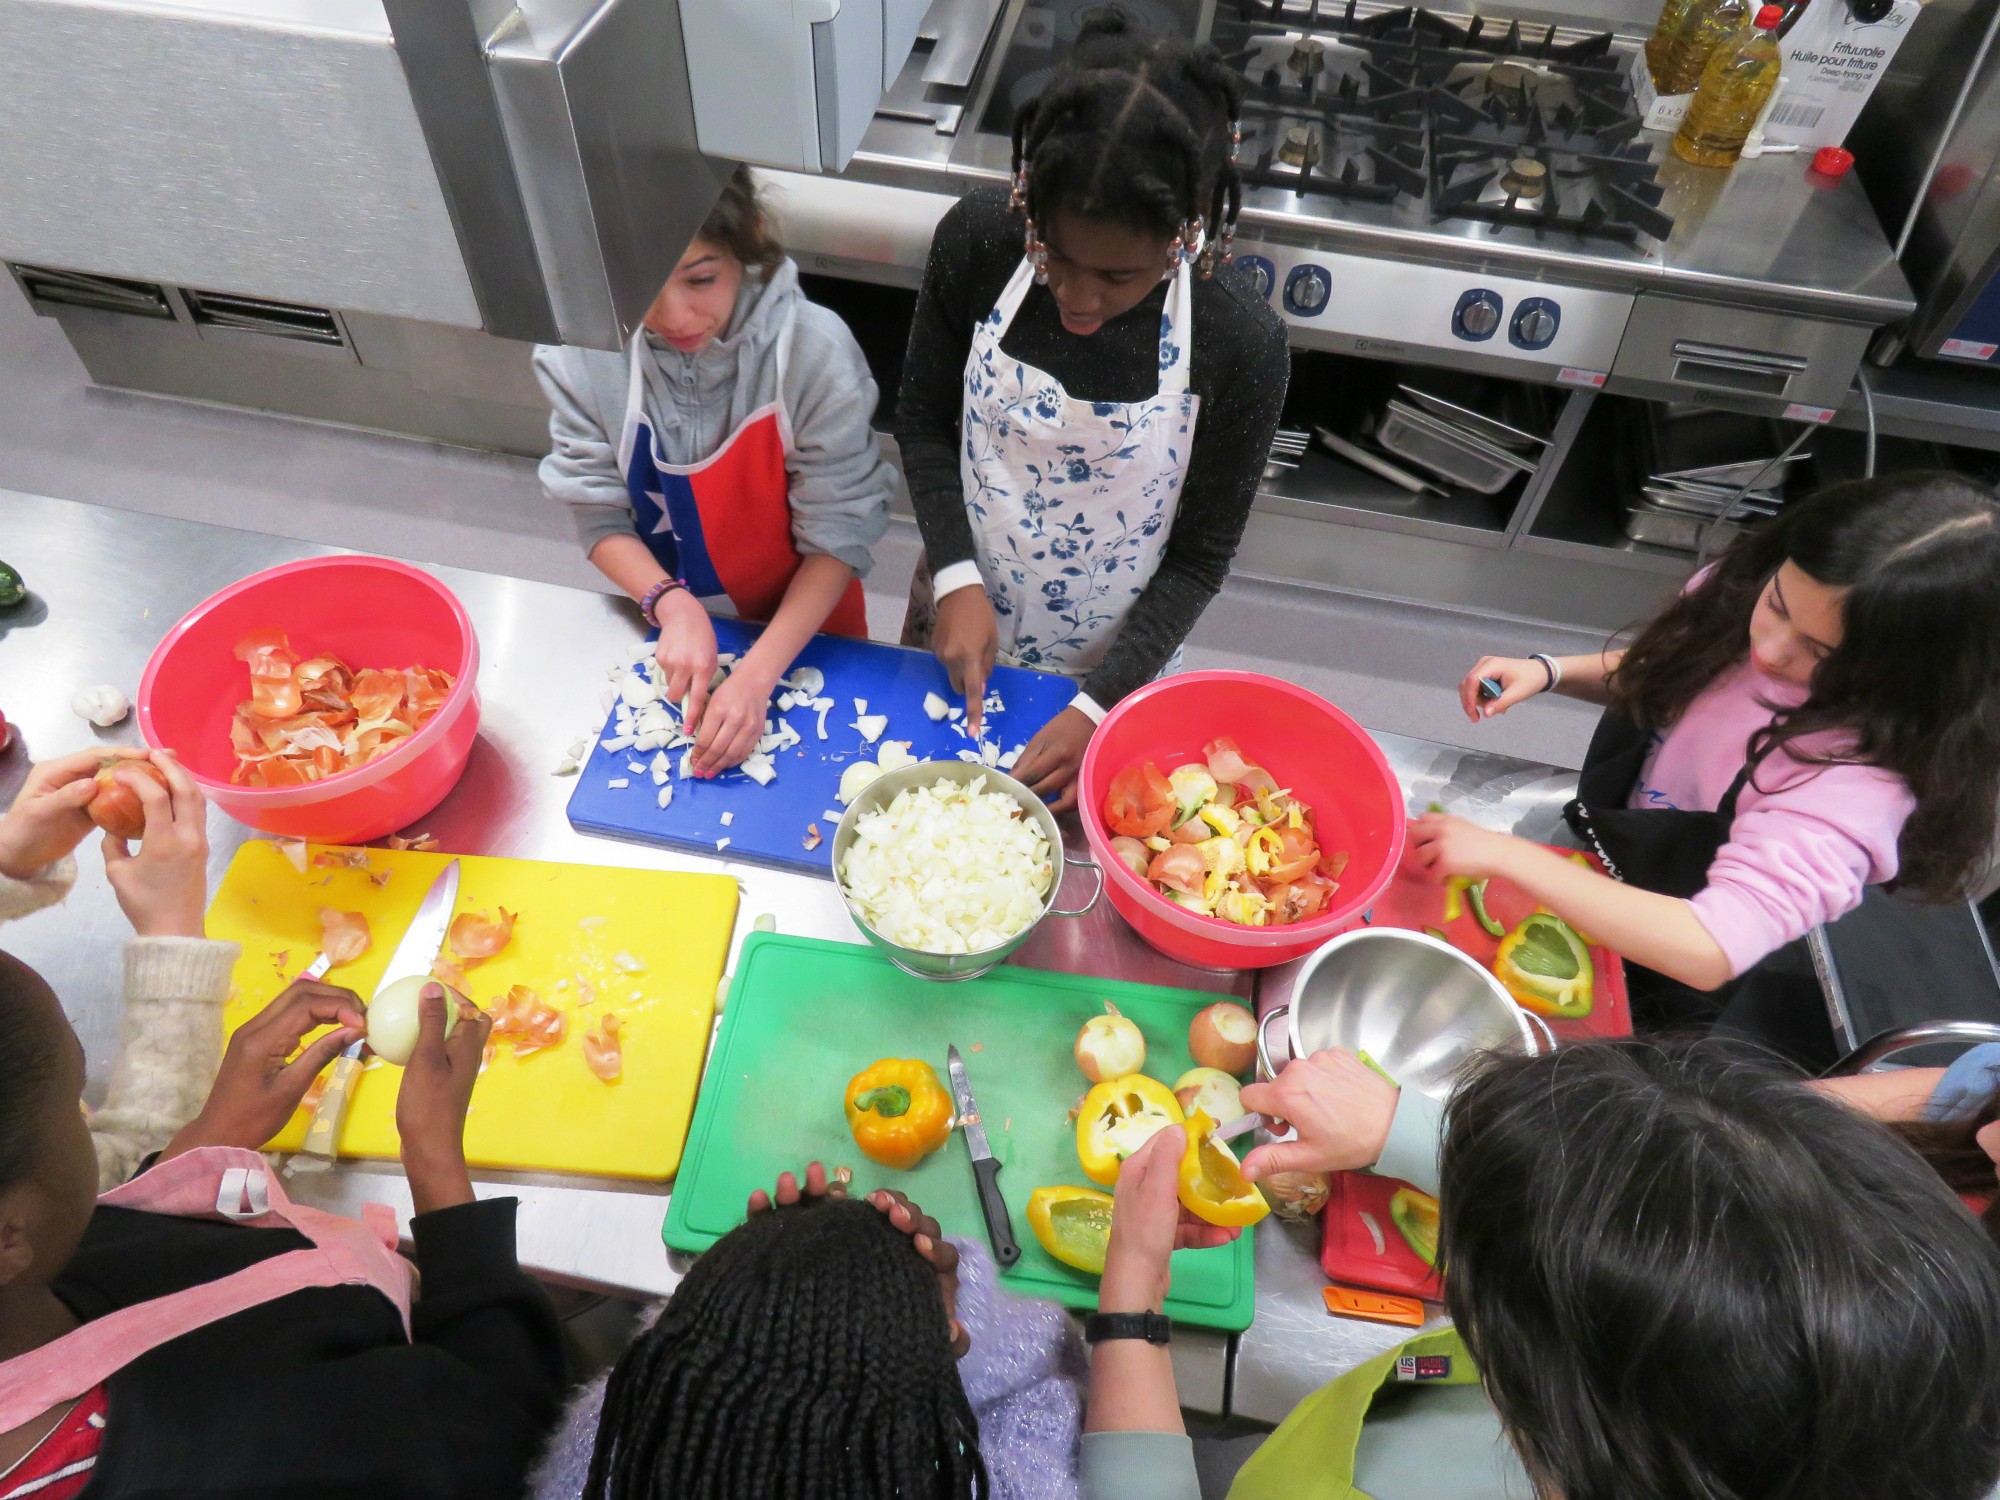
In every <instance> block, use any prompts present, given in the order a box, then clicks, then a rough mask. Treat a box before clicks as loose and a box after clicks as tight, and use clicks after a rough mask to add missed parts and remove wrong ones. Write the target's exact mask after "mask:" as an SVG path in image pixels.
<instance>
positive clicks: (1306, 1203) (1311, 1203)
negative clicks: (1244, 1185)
mask: <svg viewBox="0 0 2000 1500" xmlns="http://www.w3.org/2000/svg"><path fill="white" fill-rule="evenodd" d="M1257 1186H1258V1187H1260V1188H1262V1189H1263V1190H1264V1197H1265V1198H1266V1199H1267V1200H1269V1202H1270V1205H1271V1212H1272V1213H1274V1214H1276V1215H1277V1216H1278V1217H1279V1218H1281V1219H1284V1220H1285V1221H1287V1222H1288V1223H1292V1224H1303V1223H1305V1222H1306V1221H1307V1220H1308V1219H1311V1218H1312V1217H1314V1216H1315V1215H1316V1214H1318V1213H1319V1212H1320V1211H1321V1210H1322V1209H1324V1208H1325V1207H1326V1200H1327V1199H1328V1198H1329V1197H1330V1196H1331V1195H1332V1193H1333V1179H1332V1178H1331V1177H1330V1176H1328V1175H1327V1174H1326V1173H1325V1172H1273V1173H1272V1174H1271V1175H1270V1176H1269V1177H1264V1178H1260V1179H1259V1180H1258V1183H1257Z"/></svg>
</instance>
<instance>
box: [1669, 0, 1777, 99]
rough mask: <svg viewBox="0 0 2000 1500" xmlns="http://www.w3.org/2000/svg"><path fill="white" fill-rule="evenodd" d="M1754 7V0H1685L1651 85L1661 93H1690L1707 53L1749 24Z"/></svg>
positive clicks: (1698, 80) (1695, 84)
mask: <svg viewBox="0 0 2000 1500" xmlns="http://www.w3.org/2000/svg"><path fill="white" fill-rule="evenodd" d="M1756 9H1757V5H1756V0H1689V3H1688V5H1687V8H1686V9H1685V10H1683V11H1682V12H1681V17H1680V21H1679V23H1678V24H1677V25H1676V26H1675V27H1674V35H1673V41H1672V42H1671V44H1669V46H1668V47H1667V49H1666V61H1665V63H1664V65H1663V66H1662V67H1661V68H1660V69H1659V71H1658V72H1656V73H1655V74H1654V78H1653V83H1654V87H1656V88H1658V89H1659V91H1660V92H1661V93H1663V94H1691V93H1693V92H1694V91H1695V89H1696V87H1697V86H1698V85H1699V84H1700V83H1701V73H1702V69H1703V68H1705V67H1707V66H1708V59H1709V57H1710V55H1711V54H1712V53H1714V51H1715V49H1716V48H1717V47H1718V46H1720V45H1721V44H1722V43H1723V42H1724V41H1725V40H1727V39H1728V38H1729V37H1732V36H1734V35H1735V34H1736V33H1737V32H1738V31H1739V30H1741V29H1742V28H1743V27H1744V26H1746V25H1747V24H1749V21H1750V17H1751V16H1752V15H1754V14H1755V13H1756ZM1661 19H1662V20H1664V19H1665V17H1664V16H1662V17H1661Z"/></svg>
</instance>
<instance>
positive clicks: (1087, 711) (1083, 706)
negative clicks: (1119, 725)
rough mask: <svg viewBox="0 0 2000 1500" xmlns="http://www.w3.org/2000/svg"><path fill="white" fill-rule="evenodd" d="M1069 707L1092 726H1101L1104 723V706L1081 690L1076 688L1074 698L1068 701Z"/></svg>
mask: <svg viewBox="0 0 2000 1500" xmlns="http://www.w3.org/2000/svg"><path fill="white" fill-rule="evenodd" d="M1069 706H1070V707H1071V708H1074V709H1077V710H1078V711H1080V712H1081V713H1082V714H1083V716H1084V717H1085V718H1087V719H1089V720H1090V722H1091V723H1093V724H1102V723H1103V722H1104V714H1105V708H1104V705H1103V704H1101V703H1099V702H1098V701H1097V700H1096V699H1095V698H1093V697H1091V696H1090V694H1088V693H1086V692H1085V691H1083V689H1082V688H1078V689H1077V692H1076V696H1075V697H1074V698H1072V699H1070V700H1069Z"/></svg>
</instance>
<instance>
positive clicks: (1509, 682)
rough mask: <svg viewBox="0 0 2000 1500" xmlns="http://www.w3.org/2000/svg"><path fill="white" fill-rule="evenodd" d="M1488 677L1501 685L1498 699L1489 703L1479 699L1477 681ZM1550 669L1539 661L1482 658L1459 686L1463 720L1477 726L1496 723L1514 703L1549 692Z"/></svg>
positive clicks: (1509, 657) (1511, 657) (1506, 657)
mask: <svg viewBox="0 0 2000 1500" xmlns="http://www.w3.org/2000/svg"><path fill="white" fill-rule="evenodd" d="M1482 677H1490V678H1492V679H1493V680H1494V681H1495V682H1497V683H1499V684H1500V687H1501V693H1500V696H1499V697H1497V698H1495V699H1493V700H1492V701H1491V702H1490V703H1488V702H1482V701H1481V700H1480V697H1479V679H1480V678H1482ZM1548 686H1549V669H1548V668H1547V667H1545V666H1543V665H1542V664H1541V663H1540V662H1538V661H1529V660H1527V659H1525V658H1522V657H1515V656H1482V657H1480V658H1479V661H1478V663H1477V664H1476V665H1475V666H1474V667H1473V669H1472V670H1471V671H1470V672H1467V673H1466V674H1465V680H1464V681H1462V682H1461V683H1459V685H1458V702H1459V706H1460V707H1461V708H1463V709H1464V710H1465V716H1466V718H1468V719H1470V720H1472V722H1473V723H1475V724H1477V723H1478V722H1479V721H1480V720H1481V719H1497V718H1499V717H1500V715H1502V714H1504V713H1505V712H1507V710H1508V709H1510V708H1512V707H1513V706H1514V705H1515V704H1517V703H1522V702H1525V701H1527V700H1528V699H1530V698H1532V697H1534V696H1535V695H1536V694H1538V693H1543V692H1546V691H1548Z"/></svg>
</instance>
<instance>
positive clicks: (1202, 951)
mask: <svg viewBox="0 0 2000 1500" xmlns="http://www.w3.org/2000/svg"><path fill="white" fill-rule="evenodd" d="M1220 735H1228V736H1230V737H1231V738H1233V739H1234V740H1235V741H1236V743H1237V744H1238V745H1239V746H1241V747H1242V750H1243V755H1244V758H1245V759H1247V760H1249V761H1250V762H1251V763H1252V764H1255V765H1261V766H1263V767H1264V768H1265V769H1266V770H1268V771H1269V772H1270V773H1271V774H1272V775H1273V776H1275V777H1276V778H1277V779H1278V784H1279V785H1280V786H1286V787H1290V788H1291V789H1292V790H1293V791H1295V792H1296V793H1298V795H1299V797H1300V799H1301V800H1302V801H1304V802H1306V803H1307V804H1308V805H1310V806H1311V808H1312V810H1313V824H1314V827H1315V829H1316V830H1317V832H1318V834H1319V843H1320V847H1321V848H1322V849H1324V850H1329V851H1331V850H1345V851H1346V853H1347V856H1348V862H1347V869H1346V871H1345V873H1343V874H1342V875H1341V877H1340V889H1339V890H1338V891H1336V892H1334V896H1333V904H1332V905H1331V906H1329V907H1328V908H1327V910H1325V911H1324V912H1322V913H1320V915H1318V916H1316V917H1313V918H1312V919H1310V920H1309V921H1305V922H1295V923H1293V924H1291V925H1290V926H1287V927H1240V926H1238V925H1237V924H1235V923H1234V922H1224V921H1221V920H1220V919H1218V918H1215V917H1204V916H1199V915H1197V914H1196V913H1194V912H1190V911H1184V910H1182V909H1181V908H1180V907H1177V906H1175V905H1173V904H1172V903H1171V902H1169V901H1168V900H1167V899H1166V898H1165V897H1164V896H1162V895H1160V894H1159V893H1158V892H1157V891H1155V890H1154V889H1153V888H1152V887H1151V886H1150V885H1148V884H1147V883H1146V882H1145V881H1143V880H1141V879H1140V878H1139V877H1138V876H1136V875H1134V874H1133V873H1132V872H1131V871H1130V870H1129V869H1127V868H1126V867H1125V864H1124V862H1123V861H1122V860H1120V859H1119V858H1118V856H1117V855H1115V854H1113V853H1112V852H1111V831H1110V830H1109V829H1108V828H1106V827H1105V825H1104V796H1105V793H1106V792H1107V791H1109V790H1110V787H1111V780H1112V778H1113V777H1114V776H1116V775H1117V774H1118V773H1119V772H1120V771H1122V770H1124V769H1125V768H1126V767H1127V766H1133V765H1141V764H1143V763H1145V762H1146V761H1149V760H1150V761H1152V762H1154V763H1155V764H1156V765H1158V766H1159V768H1160V772H1161V774H1162V775H1164V774H1166V773H1168V772H1170V771H1172V770H1173V768H1174V767H1175V766H1181V765H1186V764H1187V763H1188V762H1189V761H1199V760H1201V759H1202V746H1203V745H1205V744H1207V743H1208V742H1209V741H1210V740H1212V739H1215V738H1216V737H1218V736H1220ZM1077 803H1078V808H1079V810H1080V813H1081V816H1082V818H1083V830H1084V834H1085V836H1086V837H1087V838H1088V839H1089V840H1090V852H1091V854H1092V855H1094V856H1095V857H1096V859H1097V862H1098V864H1099V865H1100V866H1102V867H1103V870H1104V889H1105V894H1107V895H1108V896H1110V898H1111V905H1112V907H1113V908H1114V909H1115V910H1116V911H1117V913H1118V915H1120V916H1121V917H1123V918H1124V919H1125V920H1126V921H1127V922H1129V923H1131V924H1132V927H1133V929H1134V930H1135V931H1136V932H1137V933H1138V934H1139V936H1140V937H1142V938H1144V939H1145V940H1146V941H1147V942H1149V943H1151V944H1152V945H1153V946H1154V947H1155V948H1157V949H1159V950H1160V951H1161V952H1162V953H1164V954H1166V955H1167V957H1169V958H1174V959H1179V960H1180V961H1181V962H1182V963H1185V964H1195V965H1197V966H1199V967H1202V968H1208V969H1262V968H1268V967H1269V966H1270V965H1272V964H1281V963H1285V962H1287V961H1289V960H1291V959H1294V958H1299V957H1302V956H1303V955H1305V954H1307V953H1310V952H1312V950H1313V949H1315V948H1317V947H1318V946H1319V945H1320V944H1321V943H1323V942H1325V941H1326V940H1327V939H1328V938H1330V937H1333V936H1334V935H1335V934H1337V933H1340V932H1342V931H1344V930H1345V929H1347V928H1349V927H1351V926H1353V925H1354V923H1355V921H1356V920H1357V919H1358V918H1359V916H1360V915H1361V913H1362V912H1364V911H1366V910H1367V909H1368V907H1369V906H1370V905H1371V904H1372V903H1373V902H1374V900H1375V898H1376V897H1377V896H1378V895H1380V894H1381V892H1382V889H1383V887H1384V886H1386V885H1388V883H1389V880H1390V878H1391V877H1392V876H1393V875H1394V874H1395V873H1396V866H1397V864H1398V862H1399V861H1400V860H1401V859H1402V857H1403V835H1404V832H1405V829H1406V826H1407V823H1406V819H1405V818H1404V813H1403V789H1402V787H1401V785H1399V784H1398V782H1397V781H1396V776H1395V773H1394V772H1393V771H1391V770H1390V769H1389V762H1388V759H1387V758H1386V757H1385V756H1384V755H1383V754H1382V750H1381V747H1380V746H1378V745H1377V744H1376V743H1375V741H1374V740H1372V739H1370V738H1369V737H1368V731H1367V730H1365V729H1363V728H1362V727H1361V726H1360V725H1359V724H1357V723H1355V722H1354V721H1353V720H1352V719H1350V718H1348V717H1347V715H1346V714H1344V713H1342V712H1341V711H1340V710H1339V709H1337V708H1335V707H1334V706H1333V705H1332V704H1331V703H1328V702H1327V701H1326V700H1325V699H1324V698H1319V697H1315V696H1314V695H1313V694H1311V693H1309V692H1307V691H1306V690H1305V689H1304V688H1301V687H1294V686H1293V685H1292V684H1291V683H1289V682H1284V681H1282V680H1280V679H1279V678H1276V677H1265V676H1262V675H1260V674H1258V673H1255V672H1184V673H1182V674H1180V675H1179V676H1176V677H1166V678H1162V679H1161V680H1160V681H1158V682H1155V683H1151V684H1149V685H1148V686H1146V687H1143V688H1140V689H1139V691H1138V692H1136V693H1134V694H1132V696H1131V697H1129V698H1127V699H1125V700H1124V701H1123V702H1121V703H1120V704H1119V705H1118V706H1117V707H1116V708H1114V709H1112V710H1111V712H1110V713H1108V714H1106V715H1105V716H1104V722H1103V723H1102V724H1100V725H1099V726H1098V729H1097V732H1096V733H1095V734H1094V735H1092V736H1091V738H1090V747H1089V748H1088V749H1087V750H1085V751H1084V754H1083V770H1082V773H1081V775H1080V776H1079V778H1078V785H1077Z"/></svg>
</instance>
